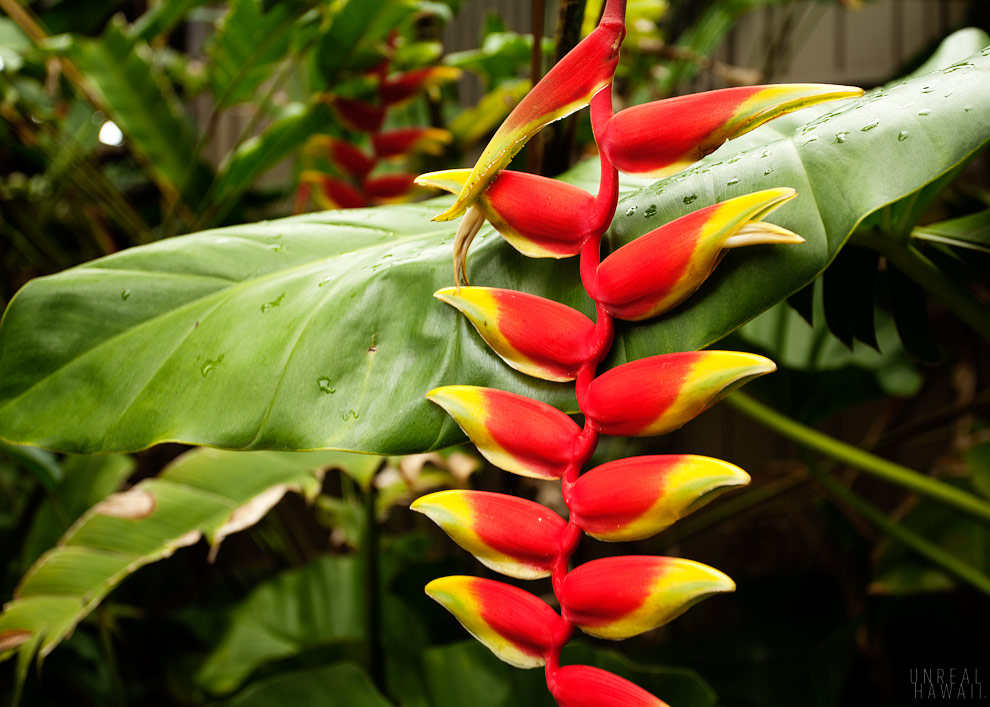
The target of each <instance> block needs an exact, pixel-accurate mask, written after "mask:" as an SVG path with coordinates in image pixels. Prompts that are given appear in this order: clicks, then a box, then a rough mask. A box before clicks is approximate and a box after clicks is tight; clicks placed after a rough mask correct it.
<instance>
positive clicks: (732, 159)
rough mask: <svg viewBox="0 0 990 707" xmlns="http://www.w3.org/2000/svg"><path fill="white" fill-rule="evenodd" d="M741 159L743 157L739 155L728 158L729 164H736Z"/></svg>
mask: <svg viewBox="0 0 990 707" xmlns="http://www.w3.org/2000/svg"><path fill="white" fill-rule="evenodd" d="M741 159H742V157H740V156H739V155H736V156H735V157H732V158H730V159H729V160H728V162H727V164H735V163H736V162H738V161H739V160H741Z"/></svg>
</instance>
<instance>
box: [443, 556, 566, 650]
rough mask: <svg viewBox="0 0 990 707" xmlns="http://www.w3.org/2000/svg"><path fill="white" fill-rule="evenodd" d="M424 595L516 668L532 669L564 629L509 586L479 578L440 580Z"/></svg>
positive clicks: (547, 612) (545, 608)
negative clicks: (433, 600)
mask: <svg viewBox="0 0 990 707" xmlns="http://www.w3.org/2000/svg"><path fill="white" fill-rule="evenodd" d="M426 593H427V594H429V595H430V597H432V598H433V599H435V600H436V601H437V602H439V603H440V604H442V605H443V607H444V608H445V609H447V611H449V612H450V613H452V614H453V615H454V616H455V617H456V618H457V620H458V621H460V622H461V624H462V625H463V626H464V628H466V629H467V630H468V633H470V634H471V635H472V636H474V637H475V638H477V639H478V640H479V641H481V643H483V644H484V645H485V646H486V647H487V648H488V649H489V650H491V652H492V653H494V654H495V655H496V656H498V657H499V658H501V659H502V660H504V661H505V662H506V663H509V664H510V665H514V666H516V667H517V668H536V667H539V666H541V665H543V664H544V662H545V659H544V655H545V654H546V652H547V650H548V649H549V648H550V647H551V646H552V645H553V643H554V638H555V636H556V635H557V634H558V633H559V632H561V631H564V630H566V625H565V624H564V622H563V621H562V620H561V618H560V616H558V615H557V612H555V611H554V610H553V609H551V608H550V607H549V606H548V605H547V604H546V602H544V601H543V600H542V599H539V598H537V597H535V596H533V595H532V594H530V593H529V592H527V591H525V590H522V589H519V588H518V587H513V586H512V585H510V584H503V583H502V582H495V581H493V580H490V579H481V578H480V577H464V576H454V577H441V578H440V579H435V580H433V581H432V582H430V583H429V584H427V585H426Z"/></svg>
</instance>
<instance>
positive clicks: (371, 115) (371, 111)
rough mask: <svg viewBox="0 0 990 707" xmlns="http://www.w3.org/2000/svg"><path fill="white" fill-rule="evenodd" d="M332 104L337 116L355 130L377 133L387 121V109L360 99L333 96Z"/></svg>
mask: <svg viewBox="0 0 990 707" xmlns="http://www.w3.org/2000/svg"><path fill="white" fill-rule="evenodd" d="M331 100H332V104H333V107H334V110H335V111H337V115H338V116H339V117H340V119H341V120H343V121H344V123H345V124H347V126H348V127H349V128H351V129H353V130H358V131H360V132H365V133H377V132H378V131H379V130H381V129H382V122H383V121H384V120H385V109H384V108H383V107H382V106H376V105H374V104H372V103H368V102H367V101H362V100H360V99H358V98H346V97H344V96H333V98H332V99H331Z"/></svg>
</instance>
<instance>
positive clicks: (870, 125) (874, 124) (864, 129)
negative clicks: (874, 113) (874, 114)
mask: <svg viewBox="0 0 990 707" xmlns="http://www.w3.org/2000/svg"><path fill="white" fill-rule="evenodd" d="M878 125H880V121H879V120H874V121H873V122H872V123H867V124H866V125H864V126H863V127H861V128H860V130H861V131H862V132H864V133H868V132H870V131H871V130H873V128H875V127H877V126H878Z"/></svg>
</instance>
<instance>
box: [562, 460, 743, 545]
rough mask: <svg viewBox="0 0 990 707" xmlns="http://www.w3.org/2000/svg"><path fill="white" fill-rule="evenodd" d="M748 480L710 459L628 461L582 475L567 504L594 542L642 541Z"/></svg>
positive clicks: (737, 470) (732, 467) (573, 518)
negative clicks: (595, 540)
mask: <svg viewBox="0 0 990 707" xmlns="http://www.w3.org/2000/svg"><path fill="white" fill-rule="evenodd" d="M749 481H750V479H749V474H747V473H746V472H745V471H743V470H742V469H740V468H739V467H738V466H736V465H735V464H730V463H729V462H724V461H722V460H720V459H712V458H711V457H701V456H696V455H693V454H669V455H654V456H645V457H630V458H628V459H618V460H616V461H612V462H608V463H606V464H602V465H601V466H599V467H596V468H594V469H592V470H591V471H588V472H586V473H584V474H582V475H581V476H580V478H578V480H577V483H576V484H574V488H573V489H572V490H571V496H570V502H569V504H568V505H569V506H570V510H571V521H572V522H574V523H576V524H577V525H579V526H580V527H581V529H582V530H584V532H586V533H587V534H588V535H590V536H591V537H593V538H597V539H598V540H604V541H606V542H626V541H631V540H643V539H644V538H648V537H651V536H653V535H656V534H657V533H659V532H660V531H662V530H665V529H666V528H668V527H670V526H671V525H673V524H674V523H675V522H676V521H678V520H680V519H681V518H683V517H684V516H686V515H688V514H689V513H693V512H694V511H696V510H698V509H699V508H701V507H702V506H704V505H705V504H707V503H709V502H710V501H713V500H714V499H715V498H716V497H717V496H719V495H720V494H722V493H724V492H725V491H728V490H730V489H733V488H736V487H739V486H745V485H746V484H748V483H749Z"/></svg>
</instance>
